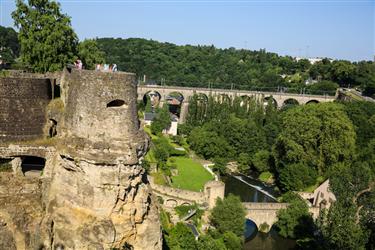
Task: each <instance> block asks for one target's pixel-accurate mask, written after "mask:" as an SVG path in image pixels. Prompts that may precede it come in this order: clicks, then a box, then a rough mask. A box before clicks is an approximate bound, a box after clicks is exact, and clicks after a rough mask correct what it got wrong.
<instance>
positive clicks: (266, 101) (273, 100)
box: [263, 95, 278, 108]
mask: <svg viewBox="0 0 375 250" xmlns="http://www.w3.org/2000/svg"><path fill="white" fill-rule="evenodd" d="M270 101H271V103H272V104H273V105H274V107H275V108H277V107H278V105H277V101H276V100H275V98H273V96H272V95H271V96H266V97H264V98H263V105H264V106H265V107H266V106H267V105H268V103H269V102H270Z"/></svg>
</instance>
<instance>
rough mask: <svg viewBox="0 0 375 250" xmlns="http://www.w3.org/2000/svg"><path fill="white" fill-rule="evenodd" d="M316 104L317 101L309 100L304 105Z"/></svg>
mask: <svg viewBox="0 0 375 250" xmlns="http://www.w3.org/2000/svg"><path fill="white" fill-rule="evenodd" d="M316 103H319V101H317V100H310V101H308V102H306V104H316Z"/></svg>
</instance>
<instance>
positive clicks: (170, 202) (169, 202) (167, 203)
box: [165, 199, 177, 207]
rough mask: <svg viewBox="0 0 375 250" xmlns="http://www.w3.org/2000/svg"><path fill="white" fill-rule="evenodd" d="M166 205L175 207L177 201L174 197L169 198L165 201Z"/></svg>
mask: <svg viewBox="0 0 375 250" xmlns="http://www.w3.org/2000/svg"><path fill="white" fill-rule="evenodd" d="M165 206H166V207H176V206H177V201H176V200H174V199H169V200H167V201H166V202H165Z"/></svg>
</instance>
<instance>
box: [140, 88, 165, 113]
mask: <svg viewBox="0 0 375 250" xmlns="http://www.w3.org/2000/svg"><path fill="white" fill-rule="evenodd" d="M160 103H161V94H160V93H159V92H158V91H156V90H150V91H147V92H146V93H145V94H144V95H143V104H144V105H145V107H147V106H148V105H150V107H151V108H152V109H156V108H158V107H159V106H160Z"/></svg>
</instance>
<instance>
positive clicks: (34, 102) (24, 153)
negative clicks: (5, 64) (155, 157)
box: [0, 69, 161, 250]
mask: <svg viewBox="0 0 375 250" xmlns="http://www.w3.org/2000/svg"><path fill="white" fill-rule="evenodd" d="M43 77H44V78H43ZM50 78H51V79H50ZM15 79H17V80H15ZM0 83H1V84H0V93H1V94H2V95H1V97H2V96H8V97H7V98H6V99H7V100H5V99H3V98H1V99H0V104H1V105H0V107H1V109H0V110H1V111H3V112H6V115H3V113H2V114H1V120H0V135H6V136H3V138H0V142H1V143H0V160H1V161H4V159H5V160H6V161H10V164H11V166H12V168H11V169H12V170H13V171H12V172H0V199H1V203H0V239H1V241H0V249H4V247H6V249H47V250H52V249H112V248H121V247H122V246H124V245H126V246H128V247H131V248H132V249H135V250H137V249H161V229H160V224H159V219H158V208H157V203H156V202H155V197H154V195H153V194H152V191H151V188H150V186H149V184H148V181H147V176H146V175H145V172H144V169H143V168H142V167H141V166H140V163H139V161H140V159H141V157H143V156H144V154H145V153H146V152H147V149H148V141H149V138H148V136H147V135H146V134H145V133H144V132H143V131H142V130H141V129H140V128H139V123H138V119H137V112H136V97H137V96H136V93H137V88H136V84H135V76H134V74H130V73H124V72H116V73H109V72H95V71H87V70H82V71H78V70H74V69H73V70H70V71H69V70H64V72H62V73H60V74H55V75H48V76H41V75H32V74H31V75H30V74H25V75H22V74H19V75H17V77H15V76H14V75H12V76H10V77H3V78H0ZM56 83H57V85H58V86H56V85H55V84H56ZM16 86H21V87H20V88H19V89H17V88H16ZM55 87H56V88H57V87H60V88H59V89H60V90H61V93H60V94H59V96H61V98H57V99H53V95H52V94H51V93H54V92H55V91H54V88H55ZM12 91H13V92H12ZM8 92H9V93H10V94H9V93H8ZM5 94H6V95H5ZM21 97H24V98H25V99H22V98H21ZM19 99H21V100H20V101H18V100H19ZM12 103H16V104H17V105H16V108H14V107H12ZM4 110H5V111H4ZM11 110H12V111H11ZM20 115H24V116H22V117H21V118H20ZM12 121H13V122H14V124H9V123H10V122H12ZM50 121H53V124H52V125H53V126H54V129H55V131H57V134H56V133H54V134H53V135H54V138H48V137H49V136H50V135H51V134H49V133H48V131H49V130H48V127H49V126H51V123H50ZM4 124H6V125H4ZM30 124H31V125H32V126H34V128H33V129H29V128H28V127H27V126H31V125H30ZM26 132H27V133H26ZM5 138H6V139H5ZM33 139H35V140H33ZM33 161H35V162H36V163H35V162H33ZM0 163H2V162H0ZM30 169H31V170H30ZM30 172H31V173H33V174H29V173H30ZM15 187H17V188H15Z"/></svg>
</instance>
